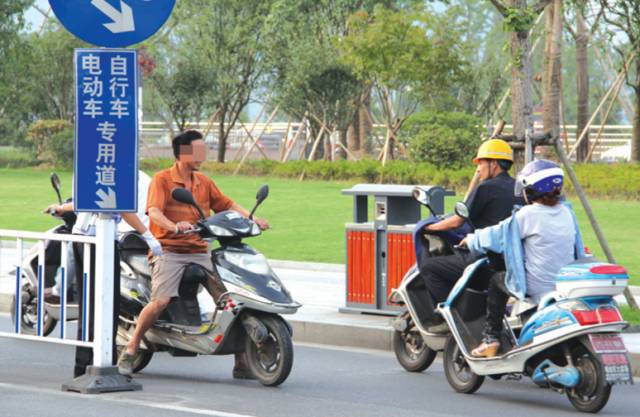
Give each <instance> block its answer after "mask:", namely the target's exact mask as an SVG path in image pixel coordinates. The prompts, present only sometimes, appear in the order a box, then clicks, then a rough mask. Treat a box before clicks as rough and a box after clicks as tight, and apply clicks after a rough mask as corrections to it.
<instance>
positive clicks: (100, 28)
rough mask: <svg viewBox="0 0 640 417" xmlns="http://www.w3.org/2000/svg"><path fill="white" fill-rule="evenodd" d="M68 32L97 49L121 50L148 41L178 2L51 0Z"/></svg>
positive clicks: (158, 0)
mask: <svg viewBox="0 0 640 417" xmlns="http://www.w3.org/2000/svg"><path fill="white" fill-rule="evenodd" d="M49 4H50V5H51V9H52V10H53V12H54V13H55V15H56V17H57V18H58V20H60V22H61V23H62V25H63V26H64V27H65V28H67V30H68V31H69V32H71V33H73V34H74V35H75V36H77V37H78V38H80V39H82V40H83V41H85V42H88V43H90V44H93V45H97V46H104V47H108V48H121V47H125V46H129V45H133V44H136V43H139V42H142V41H143V40H145V39H147V38H148V37H150V36H151V35H153V34H154V33H156V32H157V31H158V29H160V28H161V27H162V25H163V24H164V23H165V22H166V21H167V19H169V16H171V11H172V10H173V7H174V6H175V4H176V0H49Z"/></svg>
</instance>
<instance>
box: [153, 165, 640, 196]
mask: <svg viewBox="0 0 640 417" xmlns="http://www.w3.org/2000/svg"><path fill="white" fill-rule="evenodd" d="M171 164H173V161H172V160H170V159H147V160H144V161H143V163H142V167H143V169H145V170H148V171H156V170H159V169H162V168H166V167H168V166H171ZM236 168H237V163H226V164H220V163H215V162H207V163H205V164H203V166H202V170H203V171H204V172H206V173H208V174H210V175H213V176H215V175H230V174H232V173H233V172H234V171H235V170H236ZM575 170H576V174H577V176H578V180H579V181H580V184H581V185H582V187H583V188H584V190H585V192H586V193H587V194H588V195H589V196H590V197H594V198H611V199H629V200H636V199H639V198H640V164H611V165H606V164H585V165H582V164H580V165H576V166H575ZM473 172H474V168H473V167H472V166H468V167H465V168H460V169H442V168H437V167H435V166H434V165H430V164H426V163H412V162H407V161H392V162H389V163H388V164H387V165H386V166H385V167H382V165H381V164H380V163H379V162H378V161H374V160H362V161H357V162H347V161H335V162H329V161H312V162H307V161H291V162H287V163H279V162H275V161H267V160H261V161H252V162H247V163H245V164H244V165H243V167H242V169H241V170H240V174H242V175H250V176H275V177H282V178H295V179H299V178H300V177H301V176H302V175H303V173H304V179H308V180H333V181H350V182H367V183H379V182H384V183H388V184H436V185H441V186H443V187H445V188H448V189H453V190H456V191H457V192H458V193H460V194H463V193H464V192H465V191H466V189H467V187H468V185H469V181H470V179H471V178H472V176H473ZM565 184H567V192H568V193H569V194H574V189H573V186H572V185H571V182H570V181H569V179H568V178H566V181H565Z"/></svg>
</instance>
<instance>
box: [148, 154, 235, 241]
mask: <svg viewBox="0 0 640 417" xmlns="http://www.w3.org/2000/svg"><path fill="white" fill-rule="evenodd" d="M178 187H180V188H184V181H183V180H182V177H181V176H180V172H179V171H178V165H177V164H174V165H173V166H172V167H171V168H168V169H165V170H162V171H160V172H158V173H157V174H155V175H154V176H153V178H152V179H151V185H149V194H148V196H147V213H148V212H149V209H150V208H151V207H155V208H157V209H159V210H160V211H162V214H164V215H165V217H166V218H167V219H169V220H171V221H172V222H174V223H178V222H180V221H184V222H189V223H191V224H195V223H196V222H197V221H198V220H199V219H200V216H199V215H198V211H197V210H196V209H195V208H194V207H191V206H190V205H188V204H183V203H179V202H177V201H175V200H174V199H173V198H171V192H172V191H173V189H174V188H178ZM190 191H191V193H192V194H193V198H194V199H195V201H196V203H197V204H198V205H199V206H200V208H201V209H202V211H203V212H204V214H205V216H208V215H209V213H211V210H213V211H214V212H216V213H217V212H220V211H224V210H228V209H229V208H231V206H232V205H233V201H232V200H231V199H230V198H229V197H227V196H226V195H224V194H222V192H221V191H220V189H219V188H218V187H217V186H216V183H215V182H213V180H212V179H210V178H209V177H207V176H206V175H204V174H202V173H200V172H194V173H193V174H192V185H191V190H190ZM149 230H150V231H151V233H152V234H153V235H154V236H155V238H156V239H158V240H159V241H160V244H161V245H162V250H164V251H167V252H173V253H207V251H208V248H209V244H208V243H207V242H205V241H204V240H202V239H201V238H200V236H199V235H198V234H197V233H189V234H176V233H174V232H173V231H169V230H166V229H164V228H162V227H160V226H159V225H157V224H155V222H154V221H153V219H151V218H149Z"/></svg>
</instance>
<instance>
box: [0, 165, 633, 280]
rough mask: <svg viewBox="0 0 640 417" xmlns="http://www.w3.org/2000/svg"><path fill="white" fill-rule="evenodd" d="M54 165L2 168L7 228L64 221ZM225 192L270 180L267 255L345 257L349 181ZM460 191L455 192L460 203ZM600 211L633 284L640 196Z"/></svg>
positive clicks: (247, 198) (249, 197) (246, 195)
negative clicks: (54, 213)
mask: <svg viewBox="0 0 640 417" xmlns="http://www.w3.org/2000/svg"><path fill="white" fill-rule="evenodd" d="M49 173H50V172H49V171H42V170H35V169H15V170H14V169H0V197H1V198H2V206H0V228H1V229H18V230H32V231H43V230H45V229H47V228H49V227H52V226H54V225H56V224H57V222H56V220H55V219H52V218H51V217H49V216H46V215H44V214H40V211H41V210H42V209H43V208H44V207H46V206H47V205H48V204H50V203H53V202H55V201H56V196H55V192H54V191H53V189H52V188H51V185H50V183H49V178H48V176H49ZM58 174H59V175H60V179H61V180H62V187H63V194H64V197H68V196H70V195H71V173H70V172H59V173H58ZM214 179H215V180H216V182H217V183H218V185H219V186H220V188H221V189H222V191H223V192H225V193H226V194H227V195H229V196H230V197H231V198H233V199H234V200H236V201H237V202H238V203H240V204H241V205H243V206H244V207H246V208H247V209H250V208H251V207H252V205H253V202H254V201H255V193H256V191H257V189H258V187H259V186H260V185H261V184H265V183H266V184H269V187H270V195H269V198H268V199H267V200H266V201H265V202H264V203H263V205H262V206H261V207H260V208H259V209H258V212H257V215H258V216H260V217H264V218H266V219H268V220H269V222H270V223H271V225H272V227H273V230H270V231H268V232H266V233H264V234H263V235H262V236H260V237H258V238H255V239H252V241H251V242H250V243H251V244H252V245H253V246H255V247H256V248H257V249H259V250H260V251H262V252H263V253H264V254H265V255H266V256H267V257H269V258H272V259H291V260H300V261H313V262H332V263H343V262H344V260H345V240H344V224H345V223H347V222H350V221H351V220H352V216H353V211H352V210H353V208H352V197H350V196H343V195H342V194H341V190H342V189H345V188H349V187H351V186H352V185H353V184H352V183H348V182H322V181H305V182H298V181H295V180H288V179H281V178H266V177H232V176H219V177H217V176H214ZM455 201H456V198H449V199H448V200H447V206H448V207H449V209H450V208H451V207H452V206H453V203H454V202H455ZM592 205H593V208H594V211H595V213H596V217H597V218H598V220H599V221H600V223H601V226H602V229H603V230H604V233H605V236H606V237H607V239H608V240H609V243H610V245H611V247H612V249H613V252H614V255H615V256H616V260H617V261H618V262H619V263H620V264H622V265H624V266H626V267H627V268H628V269H629V271H630V273H631V276H632V283H633V284H635V285H640V278H638V277H639V276H640V257H638V256H637V255H636V248H637V247H640V236H639V233H638V232H639V231H640V203H638V202H633V201H605V200H593V201H592ZM574 206H575V209H576V213H577V215H578V220H579V222H580V225H581V228H582V231H583V234H584V236H585V242H586V244H587V245H588V246H589V248H590V249H591V250H592V251H593V252H594V253H595V254H596V256H600V257H601V258H603V257H602V256H601V254H602V252H601V251H600V247H599V245H598V243H597V240H596V239H595V236H594V234H593V232H592V231H591V228H590V227H589V224H588V221H587V219H586V216H585V215H584V211H583V210H582V208H581V206H580V205H579V202H578V201H577V200H576V201H574Z"/></svg>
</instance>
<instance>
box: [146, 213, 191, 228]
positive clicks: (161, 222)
mask: <svg viewBox="0 0 640 417" xmlns="http://www.w3.org/2000/svg"><path fill="white" fill-rule="evenodd" d="M149 219H151V220H152V221H153V223H154V224H157V225H158V226H160V227H162V228H163V229H165V230H169V231H170V232H173V233H178V232H185V231H187V230H191V229H193V225H192V224H191V223H189V222H177V223H174V222H172V221H171V220H169V219H167V217H166V216H165V215H164V214H163V213H162V210H160V209H159V208H157V207H149Z"/></svg>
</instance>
